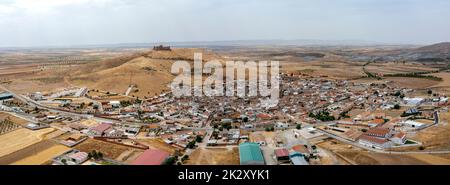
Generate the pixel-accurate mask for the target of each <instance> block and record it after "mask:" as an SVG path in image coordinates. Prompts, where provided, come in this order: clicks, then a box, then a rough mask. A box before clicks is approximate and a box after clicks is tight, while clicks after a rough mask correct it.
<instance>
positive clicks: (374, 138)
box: [359, 135, 389, 144]
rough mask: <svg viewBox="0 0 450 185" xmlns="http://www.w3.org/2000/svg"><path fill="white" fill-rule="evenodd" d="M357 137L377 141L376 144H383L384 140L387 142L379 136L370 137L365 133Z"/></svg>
mask: <svg viewBox="0 0 450 185" xmlns="http://www.w3.org/2000/svg"><path fill="white" fill-rule="evenodd" d="M359 139H360V140H365V141H369V142H371V143H377V144H384V143H386V142H389V141H388V140H387V139H381V138H377V137H371V136H367V135H362V136H361V137H360V138H359Z"/></svg>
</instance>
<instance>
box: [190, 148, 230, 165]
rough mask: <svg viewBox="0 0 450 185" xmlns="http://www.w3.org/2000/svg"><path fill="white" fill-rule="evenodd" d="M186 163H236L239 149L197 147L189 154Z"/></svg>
mask: <svg viewBox="0 0 450 185" xmlns="http://www.w3.org/2000/svg"><path fill="white" fill-rule="evenodd" d="M187 164H188V165H238V164H239V149H238V148H236V147H234V148H215V149H211V148H198V149H196V150H195V151H194V152H192V154H191V155H190V156H189V160H188V161H187Z"/></svg>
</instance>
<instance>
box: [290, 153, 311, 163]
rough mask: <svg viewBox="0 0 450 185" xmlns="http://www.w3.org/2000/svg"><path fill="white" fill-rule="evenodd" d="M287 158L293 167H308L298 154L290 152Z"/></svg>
mask: <svg viewBox="0 0 450 185" xmlns="http://www.w3.org/2000/svg"><path fill="white" fill-rule="evenodd" d="M289 158H290V160H291V162H292V164H293V165H309V163H308V162H307V161H306V160H305V157H304V155H302V154H301V153H299V152H292V153H291V154H289Z"/></svg>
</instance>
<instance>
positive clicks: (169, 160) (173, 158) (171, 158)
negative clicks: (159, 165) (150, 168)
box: [163, 157, 176, 165]
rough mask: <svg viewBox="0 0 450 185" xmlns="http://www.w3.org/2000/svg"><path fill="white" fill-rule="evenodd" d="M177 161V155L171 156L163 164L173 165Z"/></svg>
mask: <svg viewBox="0 0 450 185" xmlns="http://www.w3.org/2000/svg"><path fill="white" fill-rule="evenodd" d="M175 161H176V160H175V157H169V158H167V159H166V160H165V161H164V162H163V165H173V164H175Z"/></svg>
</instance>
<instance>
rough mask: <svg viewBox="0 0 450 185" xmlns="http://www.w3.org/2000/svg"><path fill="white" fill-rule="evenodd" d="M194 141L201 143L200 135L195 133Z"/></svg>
mask: <svg viewBox="0 0 450 185" xmlns="http://www.w3.org/2000/svg"><path fill="white" fill-rule="evenodd" d="M195 141H196V142H197V143H201V142H202V141H203V138H202V136H199V135H197V136H196V137H195Z"/></svg>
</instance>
